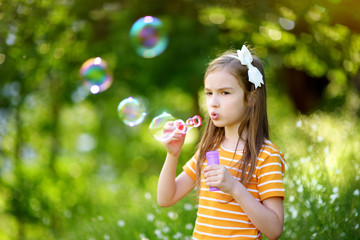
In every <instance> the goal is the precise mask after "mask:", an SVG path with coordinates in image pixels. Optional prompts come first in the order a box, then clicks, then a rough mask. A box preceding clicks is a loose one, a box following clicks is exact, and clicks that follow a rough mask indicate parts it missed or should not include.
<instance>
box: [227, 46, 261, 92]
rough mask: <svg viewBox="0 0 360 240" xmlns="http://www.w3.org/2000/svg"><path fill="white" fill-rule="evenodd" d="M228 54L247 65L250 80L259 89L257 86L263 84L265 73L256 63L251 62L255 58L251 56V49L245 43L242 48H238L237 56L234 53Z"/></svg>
mask: <svg viewBox="0 0 360 240" xmlns="http://www.w3.org/2000/svg"><path fill="white" fill-rule="evenodd" d="M228 56H230V57H233V58H236V59H238V60H240V63H241V64H242V65H246V66H247V68H248V69H249V70H248V75H249V82H252V83H253V84H254V85H255V89H257V87H261V84H264V81H263V75H262V74H261V72H260V71H259V69H257V68H256V67H255V66H254V65H252V64H251V63H252V61H253V58H252V56H251V53H250V51H249V49H247V47H246V46H245V45H243V46H242V48H241V50H237V56H234V55H228Z"/></svg>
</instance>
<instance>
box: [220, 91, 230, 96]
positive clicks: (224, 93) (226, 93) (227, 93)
mask: <svg viewBox="0 0 360 240" xmlns="http://www.w3.org/2000/svg"><path fill="white" fill-rule="evenodd" d="M221 94H222V95H229V94H230V93H229V92H227V91H223V92H221Z"/></svg>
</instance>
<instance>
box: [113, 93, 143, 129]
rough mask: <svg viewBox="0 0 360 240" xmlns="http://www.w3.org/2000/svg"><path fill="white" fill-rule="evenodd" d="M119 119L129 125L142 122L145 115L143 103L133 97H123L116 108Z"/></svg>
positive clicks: (132, 125)
mask: <svg viewBox="0 0 360 240" xmlns="http://www.w3.org/2000/svg"><path fill="white" fill-rule="evenodd" d="M117 112H118V114H119V117H120V118H121V120H122V121H123V122H124V123H125V124H126V125H129V126H130V127H134V126H135V125H138V124H140V123H142V122H143V121H144V119H145V117H146V109H145V106H144V104H143V103H142V102H141V101H140V100H138V99H136V98H133V97H128V98H125V99H123V100H122V101H121V102H120V103H119V105H118V108H117Z"/></svg>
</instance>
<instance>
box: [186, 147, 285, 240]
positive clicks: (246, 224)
mask: <svg viewBox="0 0 360 240" xmlns="http://www.w3.org/2000/svg"><path fill="white" fill-rule="evenodd" d="M218 151H219V156H220V159H219V162H220V164H221V165H223V166H226V168H227V169H228V170H229V172H230V173H231V174H232V175H233V177H235V178H236V179H237V180H240V176H239V175H240V174H241V171H240V170H238V165H235V164H236V162H238V161H239V159H241V156H242V151H237V152H236V155H235V158H234V159H235V160H234V159H233V155H234V152H233V151H231V150H228V149H225V148H223V147H222V146H221V147H220V148H219V149H218ZM196 163H197V154H195V155H194V156H193V157H192V158H191V159H190V160H189V161H188V162H187V163H186V164H185V166H184V171H185V172H186V173H187V174H188V175H189V176H190V177H191V178H192V179H193V180H194V181H196ZM206 165H207V163H206V160H205V161H204V164H203V168H204V167H205V166H206ZM234 165H235V166H234ZM284 172H285V162H284V156H283V154H282V153H281V152H280V150H279V149H278V148H277V147H276V146H275V145H274V144H273V143H272V142H270V141H269V140H265V141H264V143H263V145H262V148H261V150H260V153H259V155H258V158H257V161H256V169H255V172H254V175H253V177H252V179H251V183H250V185H249V186H248V188H247V190H248V191H249V192H250V193H251V195H252V196H253V197H254V198H255V199H256V200H257V201H259V202H261V201H263V200H264V199H267V198H270V197H282V198H284V197H285V189H284V185H283V175H284ZM238 173H239V174H238ZM230 200H231V201H230ZM229 201H230V202H229ZM261 238H262V236H261V233H260V231H259V230H258V229H256V227H255V226H254V225H253V224H252V223H251V221H250V219H249V218H248V216H247V215H246V213H245V212H244V211H243V210H242V208H241V207H240V205H239V204H238V203H237V202H236V201H235V200H234V199H233V198H232V196H230V195H229V194H226V193H224V192H222V191H221V190H219V191H215V192H212V191H209V187H207V186H206V184H205V180H204V176H203V174H202V175H201V191H200V196H199V208H198V213H197V219H196V222H195V228H194V232H193V239H198V240H200V239H206V240H215V239H234V240H235V239H261Z"/></svg>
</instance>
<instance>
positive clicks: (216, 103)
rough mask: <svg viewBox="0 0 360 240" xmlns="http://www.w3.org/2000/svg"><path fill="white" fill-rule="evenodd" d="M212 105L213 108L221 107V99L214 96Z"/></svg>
mask: <svg viewBox="0 0 360 240" xmlns="http://www.w3.org/2000/svg"><path fill="white" fill-rule="evenodd" d="M210 104H211V106H212V107H219V105H220V104H219V99H218V98H217V97H216V96H215V95H213V96H212V98H211V102H210Z"/></svg>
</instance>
